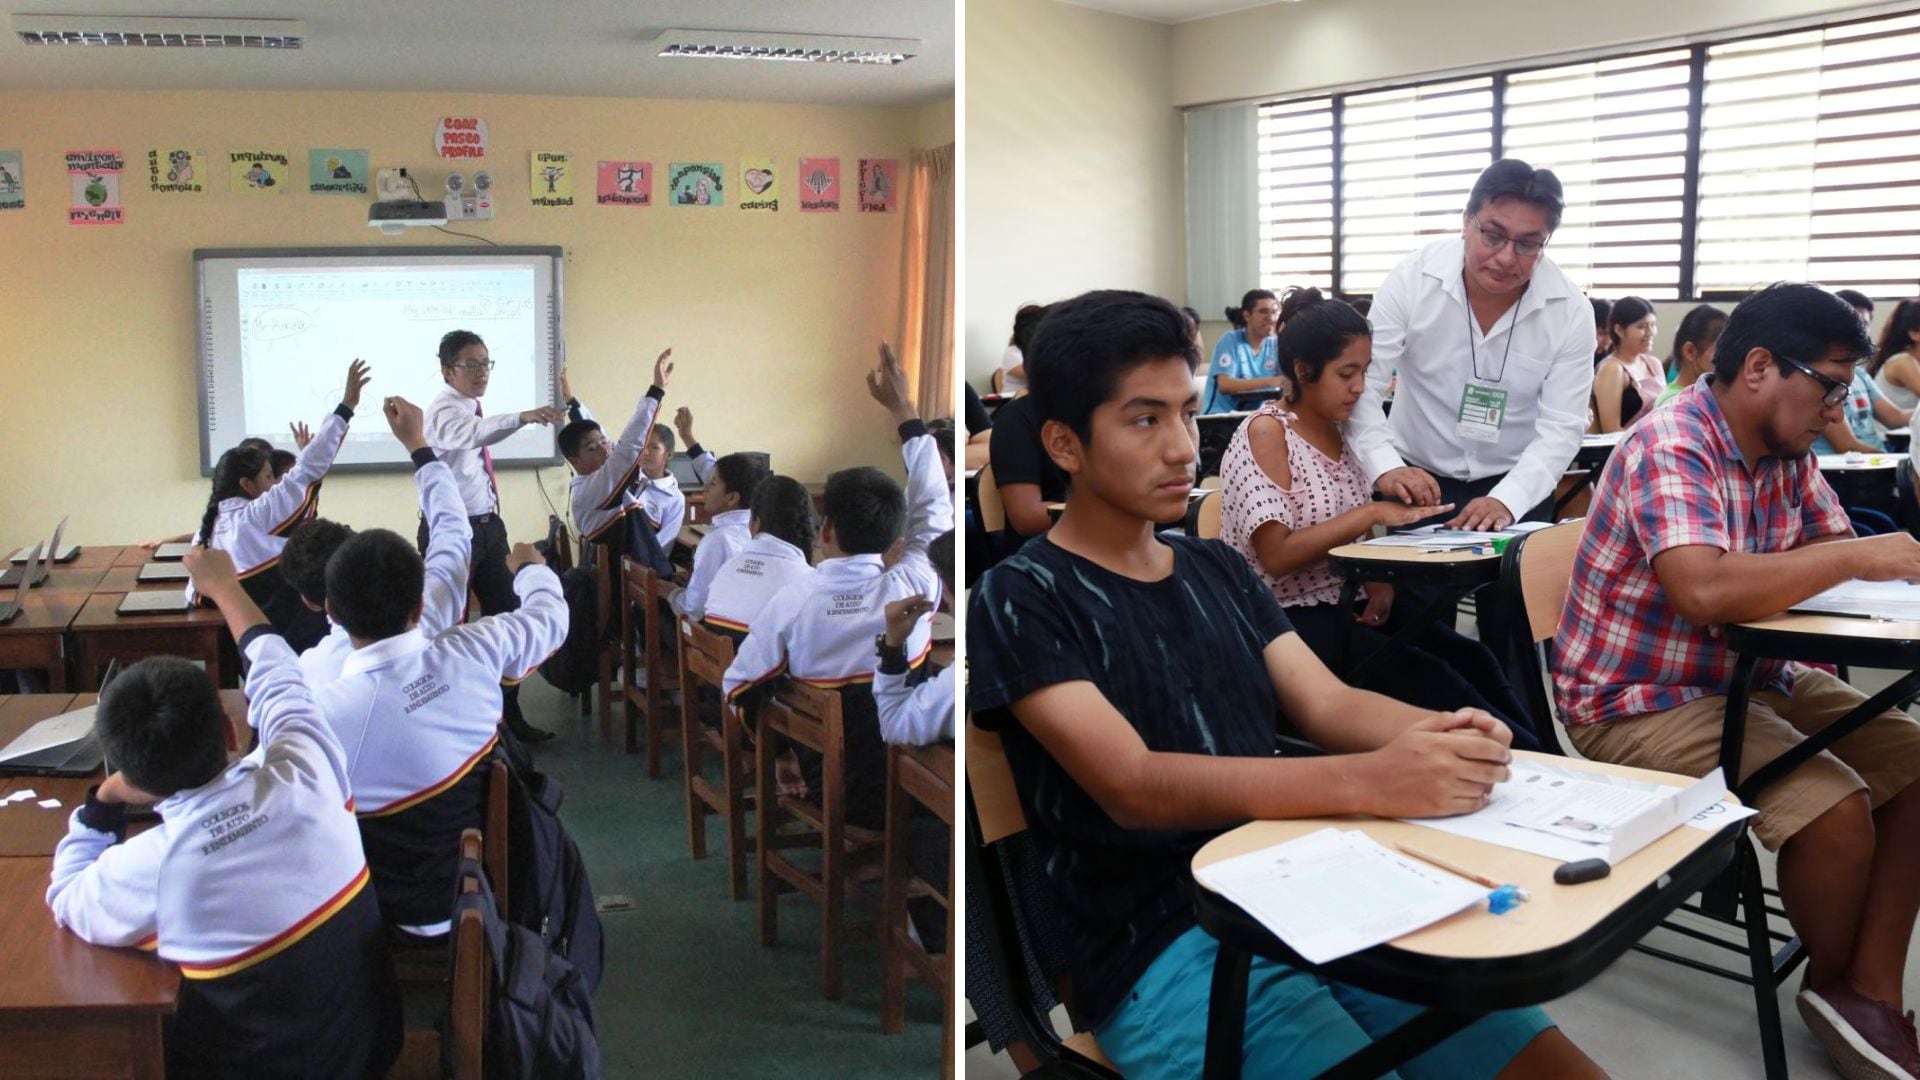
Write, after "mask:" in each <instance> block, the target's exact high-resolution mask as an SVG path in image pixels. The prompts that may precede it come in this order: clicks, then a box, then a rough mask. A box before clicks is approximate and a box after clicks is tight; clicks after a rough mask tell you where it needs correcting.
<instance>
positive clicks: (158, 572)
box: [134, 562, 192, 584]
mask: <svg viewBox="0 0 1920 1080" xmlns="http://www.w3.org/2000/svg"><path fill="white" fill-rule="evenodd" d="M191 576H192V575H191V574H189V573H188V572H187V568H186V565H185V564H183V563H177V562H150V563H147V564H145V565H143V566H141V567H140V570H139V572H138V573H136V574H135V575H134V580H136V581H138V582H140V583H142V584H151V583H153V582H156V581H178V582H182V583H184V582H185V581H186V580H187V579H188V578H190V577H191Z"/></svg>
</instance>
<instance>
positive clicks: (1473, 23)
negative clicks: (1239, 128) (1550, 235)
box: [1170, 0, 1887, 107]
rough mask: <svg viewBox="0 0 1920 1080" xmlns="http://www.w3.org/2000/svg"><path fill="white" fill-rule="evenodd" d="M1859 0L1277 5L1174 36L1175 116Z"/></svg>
mask: <svg viewBox="0 0 1920 1080" xmlns="http://www.w3.org/2000/svg"><path fill="white" fill-rule="evenodd" d="M1886 6H1887V5H1885V4H1879V5H1867V4H1861V3H1859V2H1858V0H1687V2H1686V3H1681V4H1675V3H1672V2H1671V0H1613V2H1612V3H1609V4H1607V5H1605V6H1604V7H1591V6H1588V5H1584V4H1573V3H1568V2H1566V0H1558V2H1556V3H1548V4H1543V3H1540V2H1538V0H1475V2H1474V3H1472V4H1458V3H1435V2H1434V0H1339V2H1338V3H1306V4H1287V3H1275V4H1267V5H1265V6H1262V7H1257V8H1251V9H1249V10H1246V11H1239V12H1234V13H1232V14H1229V15H1220V16H1217V17H1215V18H1211V19H1197V20H1194V21H1193V22H1187V23H1181V24H1180V25H1178V26H1175V27H1174V28H1173V35H1172V50H1173V55H1172V59H1173V96H1172V98H1171V99H1170V100H1171V101H1172V103H1173V104H1174V105H1176V106H1181V107H1185V106H1189V105H1202V104H1207V103H1211V102H1219V101H1237V100H1242V99H1246V98H1255V97H1261V96H1265V95H1281V94H1287V93H1296V92H1299V91H1304V90H1315V89H1320V88H1324V87H1337V86H1349V85H1353V84H1356V83H1368V82H1377V81H1400V80H1407V79H1413V78H1417V77H1419V76H1420V75H1423V74H1426V73H1429V72H1441V71H1449V70H1453V69H1457V68H1463V67H1475V66H1490V65H1495V64H1501V63H1506V62H1509V61H1513V60H1519V59H1526V58H1530V57H1536V56H1548V55H1552V54H1555V53H1566V52H1574V51H1580V50H1586V49H1599V48H1609V47H1614V46H1619V45H1630V44H1637V43H1641V42H1648V41H1655V40H1665V41H1677V40H1680V39H1682V38H1684V37H1686V36H1687V35H1693V34H1702V33H1706V32H1708V31H1714V30H1725V29H1728V28H1732V27H1742V26H1755V25H1759V24H1763V23H1769V22H1776V21H1780V20H1784V19H1795V18H1802V17H1806V16H1812V15H1830V14H1834V13H1839V12H1847V11H1856V12H1857V11H1861V10H1862V9H1867V10H1872V9H1875V8H1885V7H1886Z"/></svg>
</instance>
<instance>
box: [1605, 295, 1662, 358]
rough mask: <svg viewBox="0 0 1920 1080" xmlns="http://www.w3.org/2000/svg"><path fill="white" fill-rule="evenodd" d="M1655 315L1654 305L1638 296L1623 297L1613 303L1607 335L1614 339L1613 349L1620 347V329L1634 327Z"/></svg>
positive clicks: (1608, 319)
mask: <svg viewBox="0 0 1920 1080" xmlns="http://www.w3.org/2000/svg"><path fill="white" fill-rule="evenodd" d="M1651 314H1653V305H1652V304H1650V303H1648V302H1647V301H1645V300H1642V299H1641V298H1640V297H1638V296H1623V297H1621V298H1620V299H1618V300H1615V301H1614V302H1613V313H1612V314H1610V315H1608V316H1607V333H1608V334H1610V335H1612V337H1613V347H1614V348H1616V349H1617V348H1619V347H1620V331H1619V329H1618V328H1619V327H1622V326H1632V325H1633V324H1634V323H1637V322H1639V321H1640V320H1641V319H1644V318H1646V317H1647V316H1649V315H1651Z"/></svg>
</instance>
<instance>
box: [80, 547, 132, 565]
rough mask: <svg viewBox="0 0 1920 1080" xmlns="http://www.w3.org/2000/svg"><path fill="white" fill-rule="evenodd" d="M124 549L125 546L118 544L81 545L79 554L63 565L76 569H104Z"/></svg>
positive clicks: (118, 556) (111, 563)
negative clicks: (107, 545) (104, 545)
mask: <svg viewBox="0 0 1920 1080" xmlns="http://www.w3.org/2000/svg"><path fill="white" fill-rule="evenodd" d="M125 551H126V549H125V548H123V547H120V546H118V545H115V546H112V547H100V546H98V545H95V546H92V547H83V548H81V549H80V554H79V555H78V556H77V557H75V558H74V560H73V561H72V562H70V563H66V564H65V565H66V566H69V567H72V568H74V569H76V570H96V569H105V568H106V567H109V566H112V565H113V564H114V560H115V559H118V558H120V556H121V555H122V554H123V553H124V552H125Z"/></svg>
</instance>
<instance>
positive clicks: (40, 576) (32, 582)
mask: <svg viewBox="0 0 1920 1080" xmlns="http://www.w3.org/2000/svg"><path fill="white" fill-rule="evenodd" d="M66 531H67V519H66V518H61V519H60V524H58V525H56V526H54V528H53V539H52V540H49V541H48V542H47V543H45V544H36V545H34V547H33V549H32V552H33V554H34V555H35V556H39V555H41V554H43V553H45V556H46V557H45V558H40V559H38V560H37V561H36V562H34V564H33V565H31V566H27V565H22V566H15V567H9V568H8V569H7V572H6V573H4V574H0V588H5V587H6V586H9V585H17V584H19V583H20V582H21V581H23V580H24V581H25V582H26V583H27V585H28V586H30V587H32V588H35V589H37V588H39V587H40V586H41V585H43V584H45V583H46V580H47V571H48V569H49V568H51V566H52V565H53V564H54V563H56V562H67V561H68V560H70V559H75V558H78V557H79V555H80V549H79V548H77V547H75V548H72V549H70V550H71V554H69V555H68V556H67V557H66V558H65V559H56V558H53V556H52V554H51V553H52V552H56V551H59V550H60V534H61V533H63V532H66ZM21 550H22V551H25V550H27V549H24V548H23V549H21ZM15 554H16V555H18V554H20V552H15ZM12 561H14V562H16V563H23V564H24V563H26V562H27V560H26V559H21V558H15V559H14V560H12Z"/></svg>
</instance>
